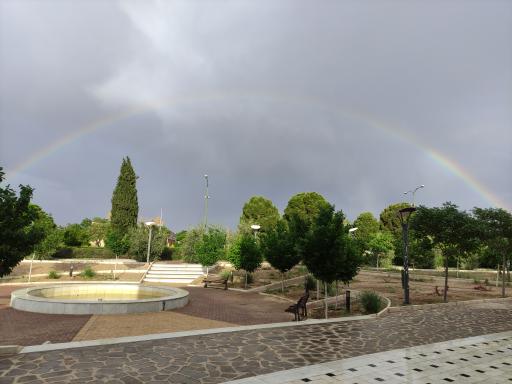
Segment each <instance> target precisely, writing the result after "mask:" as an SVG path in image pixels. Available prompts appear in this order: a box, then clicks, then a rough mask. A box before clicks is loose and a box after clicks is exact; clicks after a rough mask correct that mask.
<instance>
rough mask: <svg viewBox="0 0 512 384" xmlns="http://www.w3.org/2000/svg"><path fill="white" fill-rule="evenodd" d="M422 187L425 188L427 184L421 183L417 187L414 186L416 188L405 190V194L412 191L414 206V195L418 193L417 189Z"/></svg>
mask: <svg viewBox="0 0 512 384" xmlns="http://www.w3.org/2000/svg"><path fill="white" fill-rule="evenodd" d="M421 188H425V185H423V184H421V185H419V186H417V187H416V188H414V189H411V190H409V191H406V192H404V195H407V194H408V193H412V206H413V207H414V195H415V194H416V191H417V190H418V189H421Z"/></svg>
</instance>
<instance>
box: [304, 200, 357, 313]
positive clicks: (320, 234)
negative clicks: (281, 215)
mask: <svg viewBox="0 0 512 384" xmlns="http://www.w3.org/2000/svg"><path fill="white" fill-rule="evenodd" d="M301 252H302V254H303V258H304V263H305V264H306V266H307V267H308V269H309V271H311V273H313V275H314V276H315V277H316V278H317V279H320V280H322V281H323V282H324V287H325V296H326V298H327V284H331V283H332V282H333V281H335V280H341V281H343V282H346V283H347V282H349V281H350V280H352V279H353V277H354V276H355V275H356V274H357V271H358V269H359V265H360V263H361V257H360V255H359V253H358V252H357V249H356V247H355V246H354V244H353V242H352V241H351V240H350V238H349V236H348V228H346V227H345V225H344V215H343V212H341V211H338V212H336V213H335V212H334V206H332V205H330V204H328V205H326V206H323V207H321V208H320V210H319V213H318V216H317V219H316V221H315V223H314V225H313V227H312V229H311V230H310V231H308V233H307V234H306V237H305V241H304V243H303V244H302V249H301ZM325 316H326V317H327V301H326V303H325Z"/></svg>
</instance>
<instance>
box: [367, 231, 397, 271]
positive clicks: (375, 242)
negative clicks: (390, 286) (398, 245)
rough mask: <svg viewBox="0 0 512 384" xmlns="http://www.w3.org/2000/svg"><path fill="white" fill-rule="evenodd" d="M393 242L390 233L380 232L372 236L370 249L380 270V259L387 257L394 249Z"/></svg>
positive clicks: (369, 244) (369, 243) (369, 242)
mask: <svg viewBox="0 0 512 384" xmlns="http://www.w3.org/2000/svg"><path fill="white" fill-rule="evenodd" d="M393 240H394V239H393V235H391V233H389V232H388V231H378V232H375V233H373V234H372V235H371V237H370V239H369V241H368V249H369V250H370V252H371V254H372V255H373V256H374V257H376V265H377V268H379V258H381V257H385V256H387V255H388V254H389V252H390V251H391V250H393V249H394V245H393ZM381 265H382V262H381Z"/></svg>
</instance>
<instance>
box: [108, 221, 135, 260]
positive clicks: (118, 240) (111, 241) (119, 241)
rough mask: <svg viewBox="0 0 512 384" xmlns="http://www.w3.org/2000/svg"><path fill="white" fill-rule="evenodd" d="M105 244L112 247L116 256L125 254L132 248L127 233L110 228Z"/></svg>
mask: <svg viewBox="0 0 512 384" xmlns="http://www.w3.org/2000/svg"><path fill="white" fill-rule="evenodd" d="M105 246H106V247H107V248H108V249H110V250H111V251H112V252H113V253H114V255H116V258H117V257H118V256H121V255H125V254H126V253H127V252H128V249H129V248H130V238H129V236H128V234H126V233H124V234H123V233H120V232H118V231H116V230H114V229H113V228H110V229H109V230H108V232H107V236H106V238H105Z"/></svg>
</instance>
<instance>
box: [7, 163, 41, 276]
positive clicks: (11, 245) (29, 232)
mask: <svg viewBox="0 0 512 384" xmlns="http://www.w3.org/2000/svg"><path fill="white" fill-rule="evenodd" d="M4 175H5V173H4V172H3V168H2V167H0V184H1V183H2V182H3V181H4ZM32 192H33V189H32V188H31V187H29V186H27V185H20V192H19V196H17V195H16V192H15V191H14V190H13V189H12V188H11V187H10V185H6V186H5V187H1V186H0V277H2V276H6V275H8V274H9V273H11V271H12V270H13V268H14V267H16V265H18V263H19V262H20V261H21V260H23V258H24V257H25V256H27V255H28V254H30V253H31V252H33V250H34V247H35V246H36V245H37V244H38V243H39V242H40V241H41V240H42V238H43V233H42V232H40V231H38V230H37V229H36V228H34V225H33V223H34V221H35V220H36V219H37V213H36V210H34V209H31V208H30V199H31V198H32Z"/></svg>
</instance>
